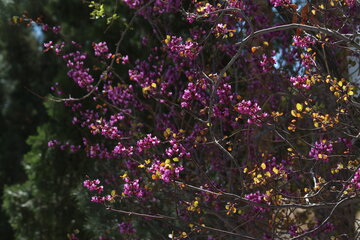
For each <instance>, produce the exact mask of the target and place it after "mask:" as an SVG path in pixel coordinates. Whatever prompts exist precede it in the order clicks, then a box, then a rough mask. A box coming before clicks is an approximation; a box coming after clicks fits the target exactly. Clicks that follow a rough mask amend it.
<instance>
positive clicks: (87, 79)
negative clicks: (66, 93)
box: [63, 51, 94, 89]
mask: <svg viewBox="0 0 360 240" xmlns="http://www.w3.org/2000/svg"><path fill="white" fill-rule="evenodd" d="M63 58H64V60H67V64H66V65H67V67H68V68H70V71H69V72H68V76H69V77H70V78H71V79H73V80H74V82H76V83H77V84H78V85H79V87H81V88H88V89H90V88H91V86H92V85H91V84H92V83H93V82H94V78H93V77H92V76H91V75H90V73H89V71H90V69H89V68H85V66H84V65H85V63H84V61H85V59H86V58H87V54H84V53H81V52H79V51H76V52H72V53H69V54H66V55H64V56H63Z"/></svg>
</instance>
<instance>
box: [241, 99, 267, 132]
mask: <svg viewBox="0 0 360 240" xmlns="http://www.w3.org/2000/svg"><path fill="white" fill-rule="evenodd" d="M236 111H237V112H239V113H240V114H243V115H248V117H249V119H248V120H247V122H248V123H249V124H256V125H257V126H261V125H262V120H263V119H264V118H266V117H268V114H267V113H262V112H261V108H260V106H259V104H258V103H257V102H252V101H250V100H248V101H246V100H242V101H241V102H240V103H238V104H237V106H236Z"/></svg>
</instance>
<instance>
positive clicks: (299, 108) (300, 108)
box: [296, 103, 303, 112]
mask: <svg viewBox="0 0 360 240" xmlns="http://www.w3.org/2000/svg"><path fill="white" fill-rule="evenodd" d="M296 109H297V110H298V111H299V112H301V111H302V110H303V105H302V104H300V103H297V104H296Z"/></svg>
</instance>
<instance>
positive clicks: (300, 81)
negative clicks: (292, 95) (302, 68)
mask: <svg viewBox="0 0 360 240" xmlns="http://www.w3.org/2000/svg"><path fill="white" fill-rule="evenodd" d="M290 82H291V83H292V85H293V86H294V87H296V88H298V89H306V90H308V89H310V84H309V83H308V76H306V75H304V76H297V77H290Z"/></svg>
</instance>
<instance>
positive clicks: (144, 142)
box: [136, 134, 160, 153]
mask: <svg viewBox="0 0 360 240" xmlns="http://www.w3.org/2000/svg"><path fill="white" fill-rule="evenodd" d="M158 144H160V140H159V139H158V138H157V137H156V136H155V137H152V136H151V134H147V135H146V137H144V138H143V139H140V140H138V141H137V142H136V145H137V151H138V152H140V153H141V152H142V151H144V150H146V149H150V148H152V147H154V146H156V145H158Z"/></svg>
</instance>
